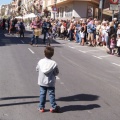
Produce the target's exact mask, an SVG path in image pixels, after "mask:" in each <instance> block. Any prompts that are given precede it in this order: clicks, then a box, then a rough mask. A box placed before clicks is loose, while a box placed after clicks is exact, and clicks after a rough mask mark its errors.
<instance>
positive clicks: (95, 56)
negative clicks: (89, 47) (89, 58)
mask: <svg viewBox="0 0 120 120" xmlns="http://www.w3.org/2000/svg"><path fill="white" fill-rule="evenodd" d="M93 57H95V58H98V59H102V58H100V57H97V56H95V55H93Z"/></svg>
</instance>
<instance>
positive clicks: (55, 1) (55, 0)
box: [53, 0, 57, 20]
mask: <svg viewBox="0 0 120 120" xmlns="http://www.w3.org/2000/svg"><path fill="white" fill-rule="evenodd" d="M56 3H57V0H54V8H55V10H54V11H53V12H54V20H55V13H56V10H57V8H56Z"/></svg>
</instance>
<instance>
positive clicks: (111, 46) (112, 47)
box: [110, 34, 115, 55]
mask: <svg viewBox="0 0 120 120" xmlns="http://www.w3.org/2000/svg"><path fill="white" fill-rule="evenodd" d="M114 48H115V35H114V34H112V35H111V39H110V51H111V54H112V55H114Z"/></svg>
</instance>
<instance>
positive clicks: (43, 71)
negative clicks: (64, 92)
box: [36, 46, 60, 112]
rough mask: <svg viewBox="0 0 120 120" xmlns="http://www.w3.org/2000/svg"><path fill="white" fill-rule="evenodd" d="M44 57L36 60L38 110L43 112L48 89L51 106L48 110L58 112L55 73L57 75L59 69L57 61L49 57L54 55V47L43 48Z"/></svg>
mask: <svg viewBox="0 0 120 120" xmlns="http://www.w3.org/2000/svg"><path fill="white" fill-rule="evenodd" d="M44 54H45V58H43V59H41V60H40V61H39V62H38V65H37V67H36V70H37V71H38V72H39V75H38V85H40V104H39V109H38V110H39V111H40V112H44V111H45V110H44V108H45V102H46V94H47V91H48V94H49V98H50V103H51V106H52V108H51V109H50V112H59V109H60V107H59V106H57V104H56V101H55V81H56V75H58V73H59V70H58V67H57V63H56V62H55V61H53V60H52V59H51V58H52V56H53V55H54V49H53V48H52V47H50V46H47V47H46V48H45V50H44Z"/></svg>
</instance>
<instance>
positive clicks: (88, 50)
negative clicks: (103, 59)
mask: <svg viewBox="0 0 120 120" xmlns="http://www.w3.org/2000/svg"><path fill="white" fill-rule="evenodd" d="M95 51H100V50H88V51H85V52H86V53H87V52H95Z"/></svg>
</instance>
